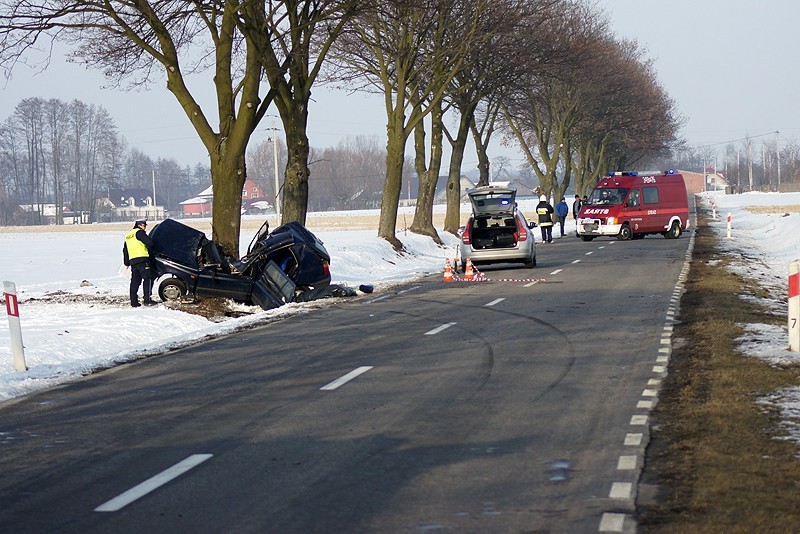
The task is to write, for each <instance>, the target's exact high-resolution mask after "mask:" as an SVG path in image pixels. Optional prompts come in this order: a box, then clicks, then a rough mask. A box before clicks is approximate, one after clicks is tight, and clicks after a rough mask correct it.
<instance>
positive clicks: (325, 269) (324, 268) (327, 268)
mask: <svg viewBox="0 0 800 534" xmlns="http://www.w3.org/2000/svg"><path fill="white" fill-rule="evenodd" d="M322 273H323V275H324V276H330V275H331V266H330V265H329V264H328V262H327V261H323V262H322Z"/></svg>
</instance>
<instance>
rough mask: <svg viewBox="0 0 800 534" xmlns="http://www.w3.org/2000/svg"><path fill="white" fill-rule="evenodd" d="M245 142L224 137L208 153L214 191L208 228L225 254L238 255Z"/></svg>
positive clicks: (244, 168) (244, 175) (244, 177)
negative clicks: (218, 144) (217, 148)
mask: <svg viewBox="0 0 800 534" xmlns="http://www.w3.org/2000/svg"><path fill="white" fill-rule="evenodd" d="M246 147H247V144H246V142H245V143H244V144H242V143H236V144H234V143H231V141H230V140H224V141H222V143H221V144H220V146H219V150H218V151H215V152H212V153H211V154H210V156H211V185H212V186H213V190H214V199H213V204H212V210H213V212H212V221H211V231H212V239H213V240H214V242H215V243H216V244H217V245H219V246H220V247H222V250H223V251H224V253H225V254H227V255H229V256H233V257H234V258H238V257H239V230H240V229H241V213H242V189H243V188H244V182H245V179H246V166H245V149H246Z"/></svg>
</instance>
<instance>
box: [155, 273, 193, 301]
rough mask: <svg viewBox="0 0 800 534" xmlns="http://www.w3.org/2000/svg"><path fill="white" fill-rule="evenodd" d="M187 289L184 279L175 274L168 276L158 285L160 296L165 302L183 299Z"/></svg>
mask: <svg viewBox="0 0 800 534" xmlns="http://www.w3.org/2000/svg"><path fill="white" fill-rule="evenodd" d="M187 291H188V289H187V287H186V284H185V283H184V282H183V280H181V279H180V278H176V277H174V276H173V277H172V278H167V279H166V280H164V281H163V282H161V284H160V285H159V286H158V296H159V297H160V298H161V300H162V301H164V302H167V301H176V300H181V298H183V297H184V296H185V295H186V293H187Z"/></svg>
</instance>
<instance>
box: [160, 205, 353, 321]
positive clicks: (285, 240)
mask: <svg viewBox="0 0 800 534" xmlns="http://www.w3.org/2000/svg"><path fill="white" fill-rule="evenodd" d="M150 237H152V238H153V242H154V245H153V249H152V251H151V252H152V253H153V267H154V270H155V273H156V277H157V280H160V282H159V284H158V296H159V297H160V298H161V300H163V301H180V300H182V299H184V298H185V297H187V296H190V297H192V298H195V297H198V296H207V297H221V298H229V299H232V300H235V301H237V302H243V303H246V304H256V305H258V306H261V308H263V309H265V310H269V309H272V308H277V307H278V306H282V305H283V304H286V303H289V302H306V301H309V300H315V299H318V298H324V297H331V296H336V297H339V296H353V295H355V291H353V290H350V289H349V288H346V287H342V286H338V285H331V274H330V255H329V254H328V251H327V250H326V249H325V246H324V245H323V244H322V242H321V241H320V240H319V239H317V237H316V236H315V235H314V234H312V233H311V232H310V231H309V230H307V229H306V228H305V227H304V226H303V225H301V224H300V223H297V222H290V223H287V224H284V225H282V226H280V227H278V228H276V229H275V230H274V231H272V232H270V231H269V223H268V222H265V223H264V224H263V225H262V226H261V228H260V229H259V231H258V232H257V233H256V235H255V236H254V237H253V240H252V241H251V242H250V246H249V247H248V249H247V254H245V255H244V256H242V257H241V258H239V259H236V258H233V257H231V256H227V255H225V254H223V253H222V251H221V250H220V249H218V248H217V246H216V244H215V243H214V242H213V241H211V240H209V239H208V238H207V237H206V235H205V233H203V232H201V231H200V230H196V229H194V228H192V227H190V226H186V225H185V224H182V223H180V222H178V221H176V220H173V219H166V220H164V221H163V222H161V223H159V224H158V225H156V226H155V227H154V228H153V230H152V231H151V232H150Z"/></svg>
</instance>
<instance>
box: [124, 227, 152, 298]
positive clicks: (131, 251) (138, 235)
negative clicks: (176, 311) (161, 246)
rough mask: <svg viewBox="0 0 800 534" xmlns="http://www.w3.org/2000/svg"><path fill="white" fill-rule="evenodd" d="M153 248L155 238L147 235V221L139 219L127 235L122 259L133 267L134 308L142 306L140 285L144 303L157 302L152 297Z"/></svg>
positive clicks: (131, 288)
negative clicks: (151, 256)
mask: <svg viewBox="0 0 800 534" xmlns="http://www.w3.org/2000/svg"><path fill="white" fill-rule="evenodd" d="M152 248H153V239H152V238H151V237H150V236H149V235H147V221H146V220H144V219H139V220H137V221H136V222H135V223H134V224H133V229H132V230H131V231H130V232H128V233H127V235H126V236H125V244H124V245H123V246H122V261H123V262H124V263H125V265H127V266H130V268H131V287H130V297H131V306H133V307H134V308H137V307H139V306H141V304H139V286H140V285H142V286H143V287H142V291H143V293H144V301H143V302H144V305H145V306H152V305H154V304H156V302H155V301H153V299H152V292H153V270H152V268H151V266H150V249H152ZM142 283H144V284H142Z"/></svg>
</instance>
